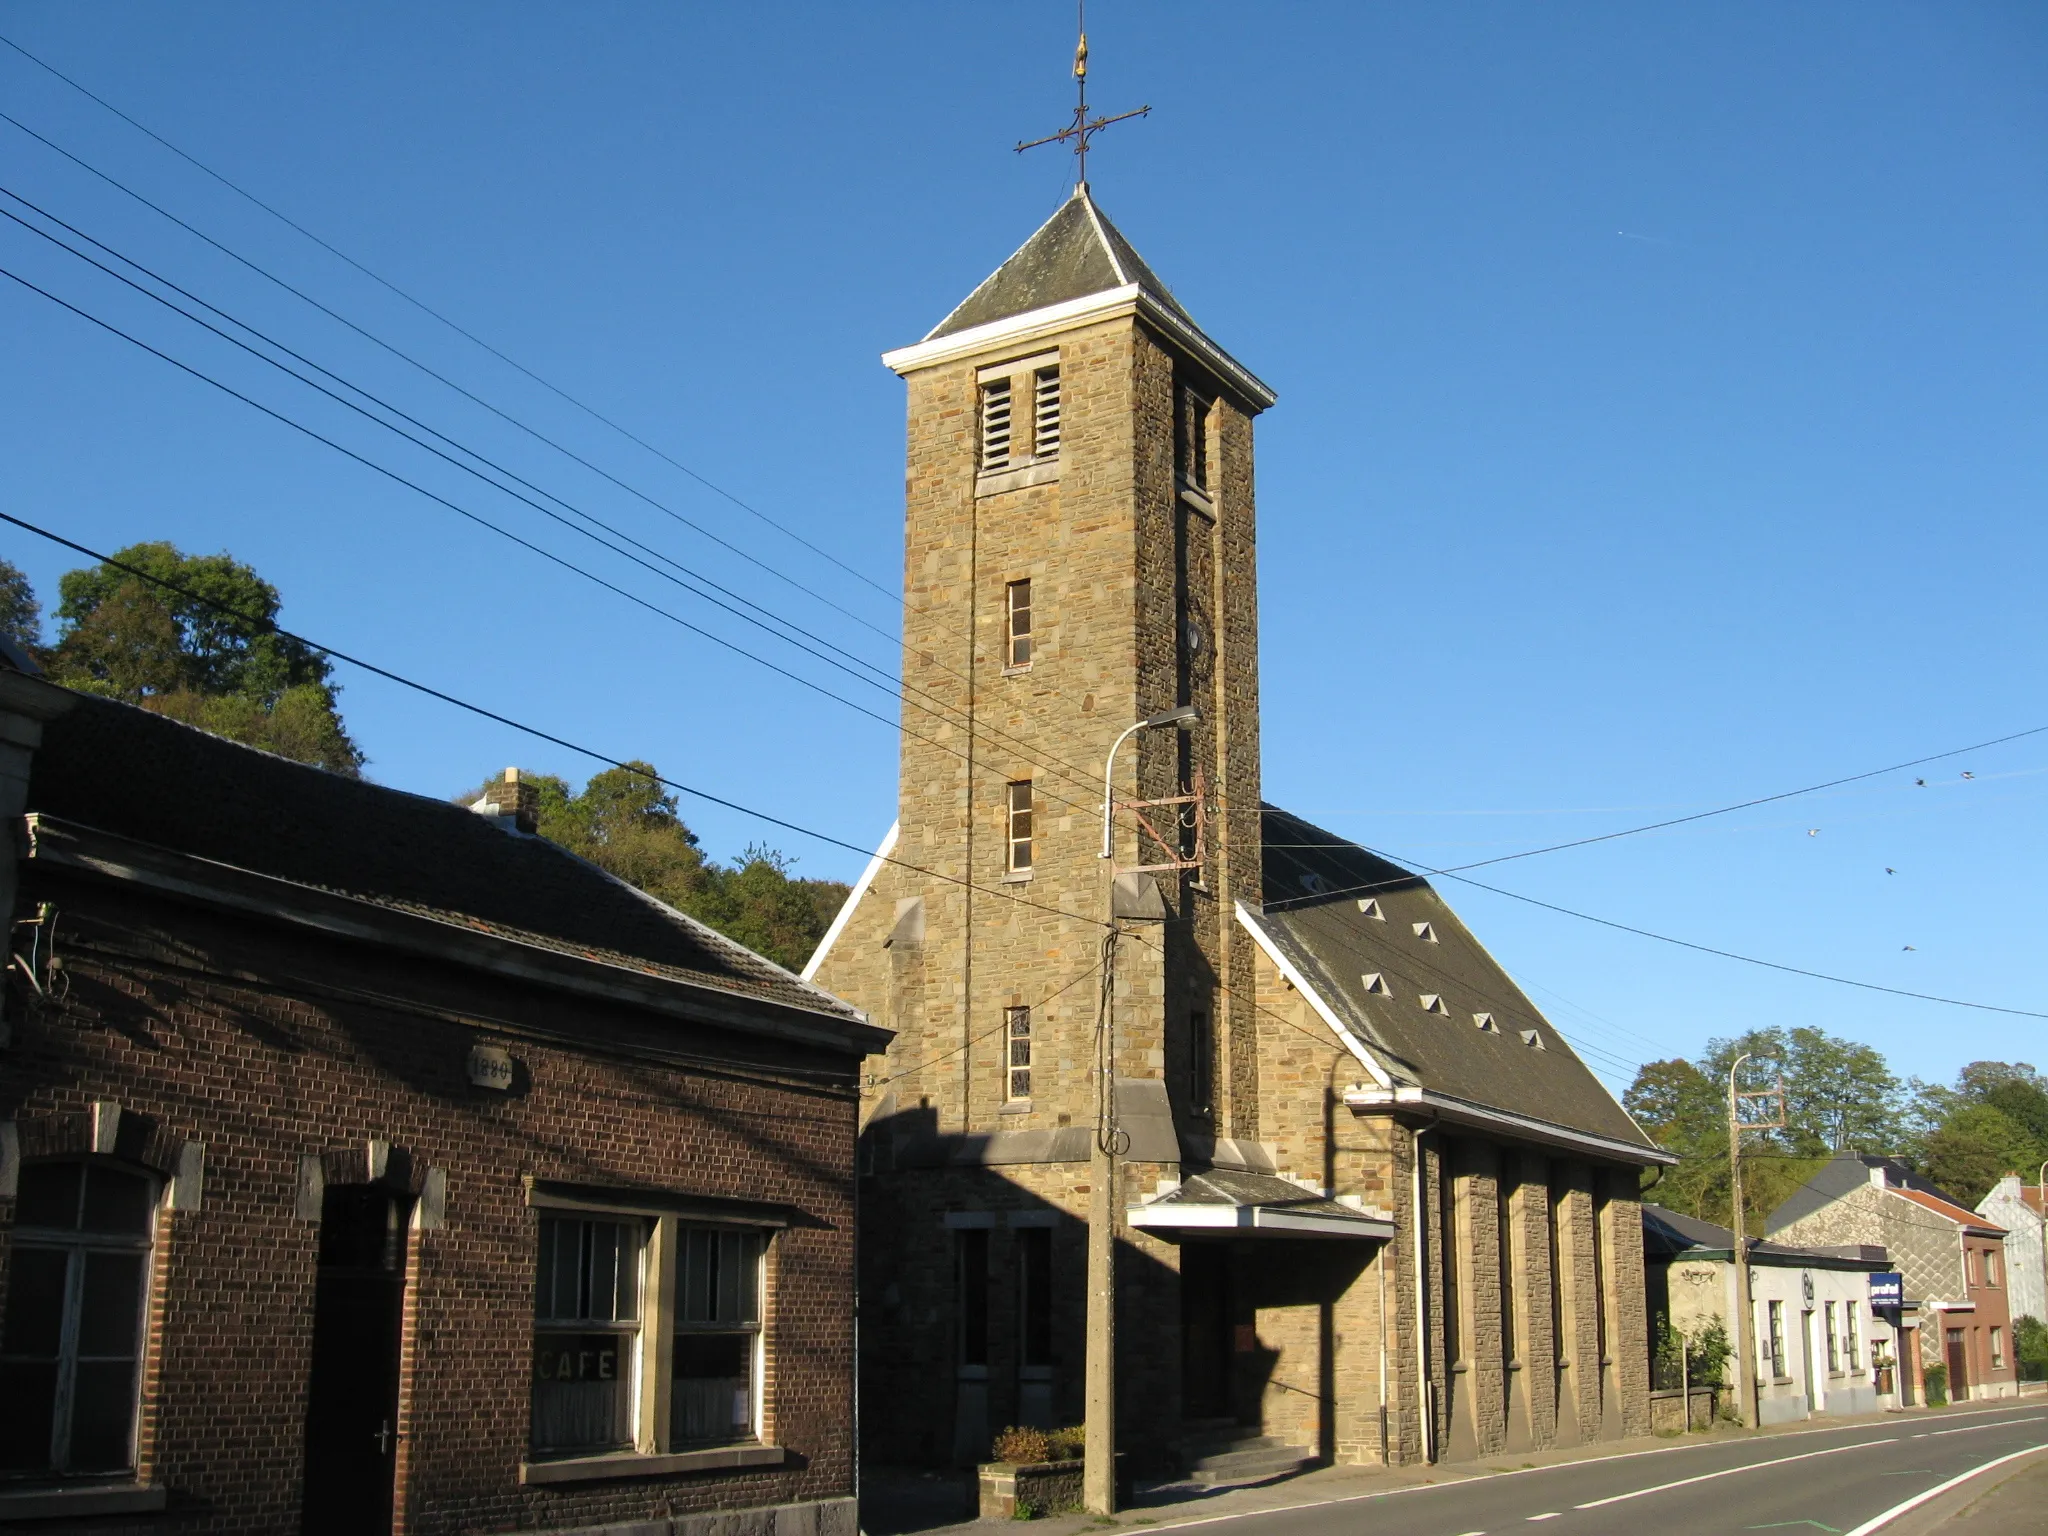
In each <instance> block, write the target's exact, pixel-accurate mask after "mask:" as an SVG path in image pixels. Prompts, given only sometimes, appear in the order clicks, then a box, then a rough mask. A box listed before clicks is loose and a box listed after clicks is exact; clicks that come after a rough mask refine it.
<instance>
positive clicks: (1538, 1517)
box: [1529, 1509, 1559, 1520]
mask: <svg viewBox="0 0 2048 1536" xmlns="http://www.w3.org/2000/svg"><path fill="white" fill-rule="evenodd" d="M1558 1514H1559V1511H1557V1510H1554V1509H1553V1510H1552V1511H1551V1512H1550V1513H1549V1514H1547V1515H1531V1516H1529V1518H1530V1519H1531V1520H1555V1519H1556V1518H1557V1517H1558Z"/></svg>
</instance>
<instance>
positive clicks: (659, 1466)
mask: <svg viewBox="0 0 2048 1536" xmlns="http://www.w3.org/2000/svg"><path fill="white" fill-rule="evenodd" d="M528 1199H529V1202H530V1204H531V1205H532V1207H533V1208H534V1211H535V1214H536V1215H537V1216H538V1217H540V1218H541V1219H542V1220H578V1219H580V1220H585V1221H606V1222H616V1223H620V1224H637V1225H638V1227H639V1229H640V1231H641V1233H642V1237H641V1243H640V1305H639V1312H640V1317H639V1320H638V1325H637V1332H636V1335H635V1337H636V1340H637V1346H638V1347H637V1349H636V1359H635V1363H634V1370H635V1381H634V1393H633V1439H632V1444H631V1445H630V1446H627V1447H614V1448H612V1449H609V1450H606V1449H600V1448H596V1447H584V1448H553V1449H546V1450H543V1449H541V1448H539V1447H537V1446H535V1445H534V1436H533V1424H532V1421H531V1413H530V1410H529V1421H528V1426H527V1436H526V1443H527V1449H526V1451H525V1454H524V1458H523V1460H522V1462H521V1468H520V1480H521V1482H522V1483H555V1482H574V1481H581V1480H584V1479H586V1478H600V1477H619V1476H628V1477H630V1476H637V1475H642V1474H643V1473H644V1474H647V1475H653V1474H657V1473H664V1472H669V1471H696V1470H705V1471H710V1470H724V1469H728V1468H736V1467H746V1466H768V1465H775V1464H779V1463H780V1462H782V1461H783V1459H784V1453H783V1451H782V1450H781V1449H780V1448H778V1447H776V1446H775V1445H774V1444H773V1438H772V1431H771V1426H772V1425H773V1422H774V1417H775V1405H774V1403H773V1402H772V1401H771V1396H772V1388H773V1383H774V1370H773V1360H772V1355H773V1332H772V1318H773V1315H774V1305H775V1297H774V1286H773V1284H772V1281H771V1276H772V1274H773V1256H774V1239H775V1235H776V1233H777V1231H779V1230H780V1228H781V1227H782V1226H783V1225H784V1223H783V1222H782V1221H780V1220H769V1219H754V1218H753V1217H752V1216H751V1215H750V1214H748V1215H738V1216H735V1217H734V1219H731V1220H721V1219H720V1216H719V1214H718V1213H717V1211H716V1210H715V1207H717V1206H719V1205H720V1204H722V1202H718V1201H696V1200H690V1201H686V1202H679V1204H680V1207H681V1208H677V1207H674V1206H668V1205H667V1203H666V1202H660V1201H656V1202H652V1203H650V1204H647V1205H641V1204H638V1203H637V1202H635V1201H633V1200H632V1199H631V1197H628V1198H626V1199H624V1200H621V1201H619V1203H618V1204H616V1205H614V1204H612V1203H611V1201H610V1200H609V1199H592V1198H588V1197H587V1196H585V1195H583V1194H581V1193H580V1192H579V1193H578V1194H575V1195H569V1196H563V1195H560V1194H557V1193H555V1192H554V1191H552V1190H550V1191H549V1192H546V1193H543V1192H541V1191H539V1190H530V1191H529V1196H528ZM693 1231H713V1232H719V1233H735V1234H739V1235H741V1236H746V1237H750V1238H751V1239H752V1241H753V1243H754V1249H753V1263H752V1295H753V1306H752V1311H753V1314H754V1316H753V1318H752V1320H751V1321H749V1320H745V1319H739V1320H727V1319H716V1320H713V1321H710V1322H701V1323H700V1322H697V1321H691V1320H686V1319H685V1318H684V1316H683V1312H684V1283H685V1277H684V1275H683V1273H682V1264H683V1261H684V1257H683V1256H684V1254H685V1252H686V1251H687V1235H688V1234H689V1233H690V1232H693ZM538 1264H539V1241H538V1232H536V1239H535V1266H536V1271H537V1269H538ZM538 1300H539V1298H538V1296H536V1307H537V1304H538ZM541 1323H542V1319H541V1318H539V1316H538V1315H537V1313H536V1316H535V1318H534V1325H535V1332H536V1333H538V1332H539V1331H540V1325H541ZM735 1333H743V1334H750V1335H751V1336H752V1340H753V1342H752V1346H751V1348H750V1349H749V1351H748V1361H749V1370H750V1373H751V1374H750V1382H749V1390H750V1398H751V1401H750V1404H749V1407H750V1419H751V1424H750V1427H749V1430H748V1433H747V1434H745V1435H742V1436H735V1437H733V1438H729V1439H721V1440H717V1441H705V1440H685V1439H683V1438H682V1437H681V1435H680V1434H679V1433H678V1430H679V1426H677V1425H675V1424H673V1423H672V1419H673V1416H674V1415H673V1398H672V1393H673V1386H674V1378H675V1365H676V1361H675V1354H676V1347H675V1346H676V1340H677V1339H678V1337H682V1336H690V1335H698V1336H702V1335H706V1334H735Z"/></svg>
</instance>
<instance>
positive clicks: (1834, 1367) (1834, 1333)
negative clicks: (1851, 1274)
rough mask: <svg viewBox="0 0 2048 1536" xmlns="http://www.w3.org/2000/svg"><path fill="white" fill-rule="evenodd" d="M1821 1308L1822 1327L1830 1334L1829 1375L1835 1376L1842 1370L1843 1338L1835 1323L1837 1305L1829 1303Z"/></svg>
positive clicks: (1825, 1303) (1824, 1303)
mask: <svg viewBox="0 0 2048 1536" xmlns="http://www.w3.org/2000/svg"><path fill="white" fill-rule="evenodd" d="M1821 1306H1822V1312H1821V1326H1822V1327H1823V1328H1825V1329H1827V1332H1828V1373H1829V1374H1830V1375H1833V1374H1834V1373H1835V1372H1837V1371H1839V1370H1841V1368H1842V1336H1841V1333H1840V1331H1839V1329H1838V1328H1837V1326H1836V1323H1835V1304H1834V1303H1833V1302H1832V1301H1829V1302H1823V1303H1822V1304H1821Z"/></svg>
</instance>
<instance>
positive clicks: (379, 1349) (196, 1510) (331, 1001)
mask: <svg viewBox="0 0 2048 1536" xmlns="http://www.w3.org/2000/svg"><path fill="white" fill-rule="evenodd" d="M0 743H4V745H0V791H4V803H0V812H4V813H5V814H6V816H7V817H8V822H7V832H8V838H7V842H6V844H5V852H6V857H5V860H4V862H0V883H4V887H5V891H6V894H7V896H8V897H9V898H10V899H11V907H12V912H13V918H14V923H13V929H12V951H11V962H12V963H11V965H10V970H9V978H8V985H7V990H6V996H5V1006H6V1016H5V1033H4V1036H0V1521H7V1520H15V1519H33V1518H38V1517H44V1516H49V1517H69V1518H65V1519H64V1520H63V1524H62V1528H63V1529H66V1530H73V1529H76V1530H86V1529H95V1528H99V1527H100V1526H101V1525H102V1524H103V1523H104V1522H113V1525H112V1526H109V1527H108V1528H114V1526H117V1527H118V1528H119V1529H121V1530H124V1531H129V1530H147V1531H161V1532H166V1533H171V1532H176V1533H185V1532H229V1531H238V1532H264V1533H275V1532H281V1531H306V1532H328V1531H332V1532H346V1533H349V1536H361V1533H365V1532H372V1533H374V1532H380V1531H386V1530H396V1531H401V1532H405V1533H409V1536H413V1533H416V1536H427V1533H440V1532H456V1531H462V1532H488V1531H511V1530H536V1529H540V1530H548V1531H573V1530H580V1529H587V1528H591V1527H596V1526H603V1527H605V1528H606V1529H612V1528H614V1527H615V1525H616V1523H617V1522H622V1521H631V1522H640V1523H636V1524H635V1525H634V1529H635V1530H636V1531H642V1530H645V1531H661V1532H665V1533H676V1536H680V1533H686V1532H695V1531H699V1530H703V1529H705V1528H706V1527H707V1525H708V1524H710V1523H711V1522H712V1521H713V1519H714V1515H715V1514H716V1513H717V1512H725V1514H726V1519H727V1523H723V1524H719V1525H718V1526H717V1529H718V1530H719V1531H720V1532H721V1533H726V1536H731V1533H756V1532H758V1533H762V1536H766V1533H768V1532H771V1531H772V1532H774V1533H776V1536H783V1533H787V1532H792V1531H801V1532H804V1533H807V1536H810V1533H816V1536H825V1533H844V1536H851V1533H852V1532H853V1530H854V1529H855V1518H854V1510H853V1500H852V1497H851V1495H852V1492H853V1478H854V1468H853V1445H852V1423H853V1412H854V1403H853V1364H854V1362H853V1331H852V1321H851V1300H852V1289H853V1262H854V1255H853V1214H854V1207H853V1197H854V1186H853V1180H852V1169H853V1159H854V1151H855V1136H856V1115H857V1104H856V1095H855V1072H856V1069H857V1066H858V1062H859V1059H860V1057H861V1056H862V1055H863V1054H864V1053H869V1052H873V1051H876V1050H878V1049H881V1048H882V1047H883V1045H884V1044H885V1043H886V1039H887V1037H886V1035H885V1033H884V1032H883V1031H881V1030H879V1029H877V1028H873V1027H871V1026H869V1025H868V1024H867V1023H865V1022H864V1020H863V1019H862V1017H861V1016H860V1015H859V1014H858V1013H857V1012H856V1011H855V1010H853V1009H852V1008H850V1007H848V1006H847V1005H845V1004H842V1003H840V1002H838V1001H837V1000H835V999H833V998H831V997H828V996H827V995H825V994H824V993H822V992H820V991H819V990H817V989H816V988H815V987H813V986H811V985H809V984H807V983H805V982H802V981H800V980H799V979H798V978H796V977H794V976H791V975H790V974H789V973H787V972H786V971H783V970H781V969H780V968H778V967H776V966H774V965H771V964H770V963H768V962H767V961H765V960H762V959H760V958H759V957H758V956H755V955H753V954H752V953H750V952H749V951H747V950H745V949H742V948H741V947H740V946H738V945H736V944H733V943H731V942H729V941H727V940H725V939H723V938H721V937H720V936H718V935H717V934H715V933H712V932H711V931H710V930H708V929H706V928H704V927H702V926H701V925H699V924H697V923H695V922H693V921H692V920H690V919H688V918H686V917H683V916H681V915H680V914H678V913H676V912H674V911H672V910H670V909H668V908H666V907H664V906H662V905H661V904H660V903H658V902H655V901H653V900H652V899H651V898H648V897H646V896H643V895H641V894H640V893H639V892H637V891H634V890H632V889H631V888H630V887H627V886H625V885H623V884H622V883H620V882H618V881H616V880H614V879H612V878H611V877H610V876H608V875H606V874H604V873H603V872H601V871H599V870H598V869H596V868H595V867H593V866H591V865H588V864H586V863H584V862H583V861H581V860H579V859H576V858H574V857H572V856H571V855H569V854H567V853H565V852H563V851H562V850H560V849H558V848H556V847H554V846H553V845H552V844H549V843H547V842H545V841H543V840H541V839H540V838H538V837H535V836H532V835H530V833H531V830H532V821H531V805H530V802H527V803H525V804H522V801H521V786H520V785H519V784H518V783H517V782H516V774H512V775H508V777H507V781H506V782H503V783H500V784H497V785H495V786H493V788H492V790H491V791H490V793H489V794H488V795H487V796H486V797H485V800H484V801H483V802H480V808H481V810H482V811H483V812H484V813H485V814H476V813H475V812H473V811H472V810H470V809H465V808H463V807H461V806H457V805H451V804H445V803H442V802H438V801H433V800H428V799H423V798H420V797H418V796H413V795H407V794H401V793H398V792H396V791H393V790H389V789H384V788H380V787H377V786H374V785H371V784H367V783H360V782H355V781H352V780H347V779H342V778H339V777H336V776H334V775H332V774H328V773H324V772H321V771H319V770H317V769H313V768H307V767H303V766H301V765H298V764H295V763H290V762H286V761H284V760H282V759H279V758H275V757H271V756H268V755H267V754H264V753H261V752H257V751H253V750H250V749H248V748H245V747H241V746H237V745H234V744H232V743H229V742H226V741H223V740H220V739H218V738H215V737H211V736H207V735H205V734H203V733H201V732H198V731H195V730H191V729H189V728H187V727H185V726H182V725H179V724H176V723H173V722H171V721H168V720H165V719H163V718H160V717H158V716H155V715H151V714H147V713H144V712H143V711H140V710H136V709H132V708H129V707H128V706H126V705H121V704H114V703H109V702H107V701H105V700H100V699H94V698H87V697H82V696H79V695H76V694H71V693H67V692H65V691H64V690H62V689H58V688H54V687H51V686H50V685H48V684H46V683H43V682H41V681H39V680H37V679H35V678H32V677H27V676H24V675H22V674H21V673H19V672H4V673H0ZM526 793H527V794H530V793H531V789H530V786H529V787H528V788H527V790H526ZM734 1511H741V1512H747V1513H745V1514H743V1515H741V1516H738V1517H735V1516H733V1515H732V1513H731V1512H734Z"/></svg>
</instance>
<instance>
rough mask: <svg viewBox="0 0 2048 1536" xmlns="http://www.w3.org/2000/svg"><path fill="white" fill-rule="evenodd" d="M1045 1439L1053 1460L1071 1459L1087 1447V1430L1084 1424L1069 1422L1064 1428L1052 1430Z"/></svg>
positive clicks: (1075, 1457)
mask: <svg viewBox="0 0 2048 1536" xmlns="http://www.w3.org/2000/svg"><path fill="white" fill-rule="evenodd" d="M1045 1440H1046V1447H1047V1449H1048V1450H1049V1451H1050V1452H1051V1453H1052V1459H1053V1460H1054V1461H1073V1460H1076V1459H1078V1458H1079V1457H1080V1456H1081V1455H1082V1453H1083V1452H1085V1451H1086V1450H1087V1449H1088V1430H1087V1427H1086V1426H1085V1425H1081V1424H1069V1425H1068V1426H1067V1427H1066V1428H1065V1429H1056V1430H1054V1431H1053V1432H1052V1433H1051V1434H1049V1435H1047V1436H1046V1437H1045Z"/></svg>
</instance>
